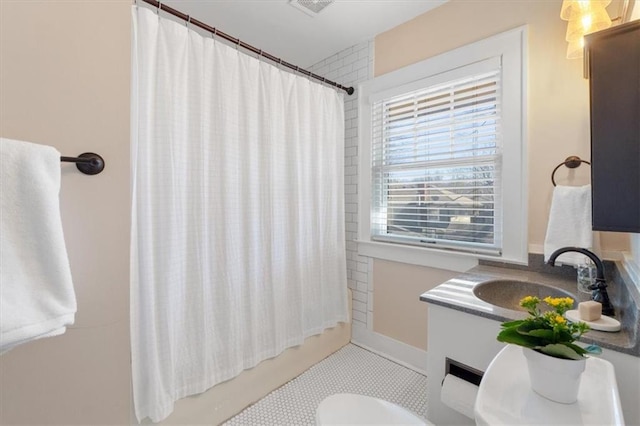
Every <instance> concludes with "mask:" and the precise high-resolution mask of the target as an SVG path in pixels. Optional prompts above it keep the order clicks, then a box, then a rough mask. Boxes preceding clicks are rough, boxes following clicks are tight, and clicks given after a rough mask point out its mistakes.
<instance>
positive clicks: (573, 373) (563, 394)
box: [522, 348, 587, 404]
mask: <svg viewBox="0 0 640 426" xmlns="http://www.w3.org/2000/svg"><path fill="white" fill-rule="evenodd" d="M522 353H523V354H524V356H525V358H526V359H527V366H528V368H529V378H530V380H531V388H532V389H533V390H534V391H535V392H536V393H537V394H539V395H541V396H543V397H545V398H547V399H549V400H551V401H555V402H560V403H562V404H572V403H574V402H576V400H577V399H578V389H579V388H580V378H581V377H582V372H583V371H584V368H585V363H586V361H587V359H586V358H583V359H581V360H572V359H560V358H554V357H552V356H549V355H545V354H543V353H540V352H536V351H534V350H533V349H529V348H522Z"/></svg>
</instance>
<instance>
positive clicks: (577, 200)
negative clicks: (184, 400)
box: [544, 185, 594, 266]
mask: <svg viewBox="0 0 640 426" xmlns="http://www.w3.org/2000/svg"><path fill="white" fill-rule="evenodd" d="M593 240H594V238H593V231H592V230H591V185H585V186H560V185H558V186H556V187H555V188H554V190H553V197H552V199H551V210H550V211H549V223H548V225H547V235H546V238H545V240H544V260H545V262H546V261H547V260H549V257H550V256H551V254H552V253H553V252H554V251H556V250H557V249H559V248H562V247H569V246H571V247H582V248H585V249H593V248H594V243H593ZM584 259H585V256H584V255H582V254H580V253H573V252H569V253H564V254H562V255H560V256H559V257H558V259H557V263H561V264H563V265H575V266H577V265H579V264H581V263H584Z"/></svg>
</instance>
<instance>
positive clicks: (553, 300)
mask: <svg viewBox="0 0 640 426" xmlns="http://www.w3.org/2000/svg"><path fill="white" fill-rule="evenodd" d="M543 300H544V302H545V303H546V304H547V305H549V306H552V307H554V308H556V309H558V310H561V311H562V312H564V311H566V310H568V309H571V307H573V299H572V298H570V297H551V296H547V297H545V298H544V299H543Z"/></svg>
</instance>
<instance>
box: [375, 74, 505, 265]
mask: <svg viewBox="0 0 640 426" xmlns="http://www.w3.org/2000/svg"><path fill="white" fill-rule="evenodd" d="M457 74H459V73H457ZM452 78H453V80H451V81H446V82H442V83H439V84H436V85H431V86H430V87H424V88H421V89H418V90H413V91H411V92H408V93H404V94H399V95H396V96H392V97H389V98H387V99H378V100H374V101H373V103H372V117H371V118H372V129H371V136H372V151H371V160H372V170H371V171H372V175H371V177H372V182H371V183H372V188H371V200H372V206H371V207H372V210H371V238H372V239H374V240H383V241H391V242H399V243H405V244H416V245H433V246H437V247H440V248H452V249H459V250H469V251H475V252H488V253H496V254H497V253H499V252H500V251H501V248H502V235H501V229H502V227H501V219H502V218H501V211H502V209H501V188H500V186H501V184H500V183H501V176H500V174H501V143H502V138H501V119H500V118H501V105H500V104H501V71H500V67H499V65H498V64H496V67H495V68H494V69H492V70H490V71H487V70H486V69H484V70H482V71H479V72H475V73H472V74H470V75H466V76H464V77H462V78H460V77H459V76H457V78H456V77H453V76H452Z"/></svg>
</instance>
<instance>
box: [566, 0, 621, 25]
mask: <svg viewBox="0 0 640 426" xmlns="http://www.w3.org/2000/svg"><path fill="white" fill-rule="evenodd" d="M609 4H611V0H563V2H562V8H561V9H560V18H561V19H564V20H565V21H569V20H570V19H571V18H572V15H582V14H584V13H588V12H589V10H590V9H591V8H592V7H593V6H596V7H598V6H601V7H602V8H605V7H607V6H609Z"/></svg>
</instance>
